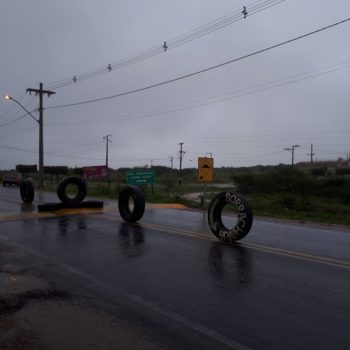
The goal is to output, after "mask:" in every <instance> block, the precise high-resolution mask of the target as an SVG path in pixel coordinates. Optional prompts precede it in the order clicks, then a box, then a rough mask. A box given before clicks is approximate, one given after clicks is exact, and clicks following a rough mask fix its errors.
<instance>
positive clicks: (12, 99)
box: [4, 95, 39, 124]
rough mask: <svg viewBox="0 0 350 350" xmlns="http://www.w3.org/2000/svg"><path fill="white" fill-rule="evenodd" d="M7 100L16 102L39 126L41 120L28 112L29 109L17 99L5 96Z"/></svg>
mask: <svg viewBox="0 0 350 350" xmlns="http://www.w3.org/2000/svg"><path fill="white" fill-rule="evenodd" d="M4 98H5V100H11V101H13V102H16V103H17V104H18V105H19V106H20V107H21V108H23V109H24V110H25V111H26V112H27V113H28V114H29V115H30V116H31V117H32V118H33V119H34V120H35V121H36V122H37V123H38V124H39V119H37V118H35V117H34V115H33V114H32V113H31V112H29V111H28V109H27V108H25V107H24V106H23V105H22V104H21V103H20V102H18V101H17V100H16V99H15V98H13V97H12V96H10V95H5V96H4Z"/></svg>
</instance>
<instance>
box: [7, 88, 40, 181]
mask: <svg viewBox="0 0 350 350" xmlns="http://www.w3.org/2000/svg"><path fill="white" fill-rule="evenodd" d="M4 98H5V100H11V101H13V102H15V103H17V104H18V105H19V106H20V107H21V108H22V109H24V110H25V111H26V112H27V113H28V114H29V115H30V116H31V117H32V118H33V119H34V120H35V121H36V122H37V123H38V124H39V182H40V187H42V186H43V183H44V146H43V132H42V129H43V123H42V119H37V118H35V117H34V115H33V114H32V113H31V112H30V111H28V109H27V108H25V107H24V106H23V105H22V104H21V103H20V102H19V101H17V100H16V99H15V98H13V97H12V96H10V95H5V96H4Z"/></svg>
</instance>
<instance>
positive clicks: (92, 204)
mask: <svg viewBox="0 0 350 350" xmlns="http://www.w3.org/2000/svg"><path fill="white" fill-rule="evenodd" d="M81 207H82V208H91V209H101V208H103V201H84V202H82V203H81Z"/></svg>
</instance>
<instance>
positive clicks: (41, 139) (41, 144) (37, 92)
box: [27, 83, 56, 188]
mask: <svg viewBox="0 0 350 350" xmlns="http://www.w3.org/2000/svg"><path fill="white" fill-rule="evenodd" d="M27 92H29V94H30V95H31V94H32V93H34V94H35V96H38V95H39V187H40V188H43V186H44V101H43V100H44V99H43V97H44V95H47V96H48V97H50V96H51V95H53V94H55V93H56V92H54V91H49V90H43V83H40V84H39V89H27Z"/></svg>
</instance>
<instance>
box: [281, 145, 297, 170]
mask: <svg viewBox="0 0 350 350" xmlns="http://www.w3.org/2000/svg"><path fill="white" fill-rule="evenodd" d="M297 147H300V146H299V145H293V146H292V147H291V148H285V149H284V150H285V151H289V152H290V153H292V167H294V150H295V149H296V148H297Z"/></svg>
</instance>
